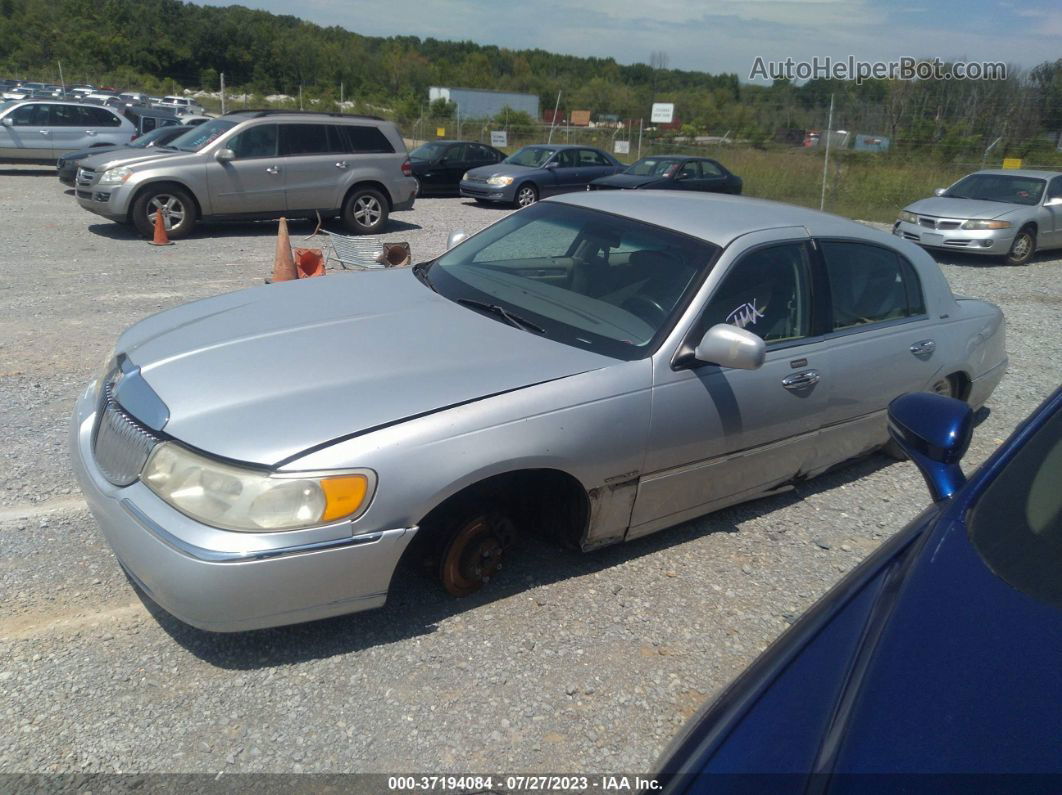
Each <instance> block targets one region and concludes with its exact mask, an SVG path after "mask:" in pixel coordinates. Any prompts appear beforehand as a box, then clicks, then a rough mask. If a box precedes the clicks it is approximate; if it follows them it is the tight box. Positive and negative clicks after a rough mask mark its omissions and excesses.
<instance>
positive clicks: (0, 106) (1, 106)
mask: <svg viewBox="0 0 1062 795" xmlns="http://www.w3.org/2000/svg"><path fill="white" fill-rule="evenodd" d="M16 102H18V100H17V99H5V100H4V101H3V102H0V113H3V112H4V111H5V110H7V109H8V108H10V107H11V106H12V105H14V104H15V103H16Z"/></svg>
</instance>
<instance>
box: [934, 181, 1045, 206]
mask: <svg viewBox="0 0 1062 795" xmlns="http://www.w3.org/2000/svg"><path fill="white" fill-rule="evenodd" d="M1046 185H1047V182H1046V181H1045V180H1042V179H1037V178H1036V177H1019V176H1010V175H1008V174H971V175H970V176H968V177H964V178H963V179H960V180H959V181H958V182H956V183H955V184H954V185H952V186H951V187H950V188H948V190H947V192H946V193H945V194H944V195H945V196H947V197H948V198H951V199H980V200H982V201H990V202H1006V203H1007V204H1037V203H1038V202H1039V201H1040V197H1041V196H1043V195H1044V187H1045V186H1046Z"/></svg>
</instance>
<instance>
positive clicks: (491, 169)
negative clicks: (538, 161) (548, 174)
mask: <svg viewBox="0 0 1062 795" xmlns="http://www.w3.org/2000/svg"><path fill="white" fill-rule="evenodd" d="M538 171H546V169H544V168H537V167H535V166H518V165H516V164H514V163H491V164H490V165H489V166H477V167H476V168H473V169H470V170H469V172H468V176H470V177H474V178H476V179H487V178H488V177H493V176H495V175H497V174H500V175H502V176H506V177H525V176H527V175H529V174H534V173H536V172H538Z"/></svg>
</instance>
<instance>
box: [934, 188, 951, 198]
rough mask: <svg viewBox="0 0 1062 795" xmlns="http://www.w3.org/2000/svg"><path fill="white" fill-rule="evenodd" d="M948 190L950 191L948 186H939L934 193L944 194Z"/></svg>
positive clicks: (936, 194)
mask: <svg viewBox="0 0 1062 795" xmlns="http://www.w3.org/2000/svg"><path fill="white" fill-rule="evenodd" d="M947 192H948V189H947V188H937V189H936V190H935V191H933V195H934V196H943V195H944V194H945V193H947Z"/></svg>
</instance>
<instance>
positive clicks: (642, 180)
mask: <svg viewBox="0 0 1062 795" xmlns="http://www.w3.org/2000/svg"><path fill="white" fill-rule="evenodd" d="M663 179H664V178H663V177H639V176H637V175H635V174H612V175H610V176H607V177H598V178H597V179H595V180H593V181H591V183H590V184H591V185H606V186H608V187H611V188H639V187H641V186H642V185H648V184H649V183H650V182H657V181H658V180H663Z"/></svg>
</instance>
